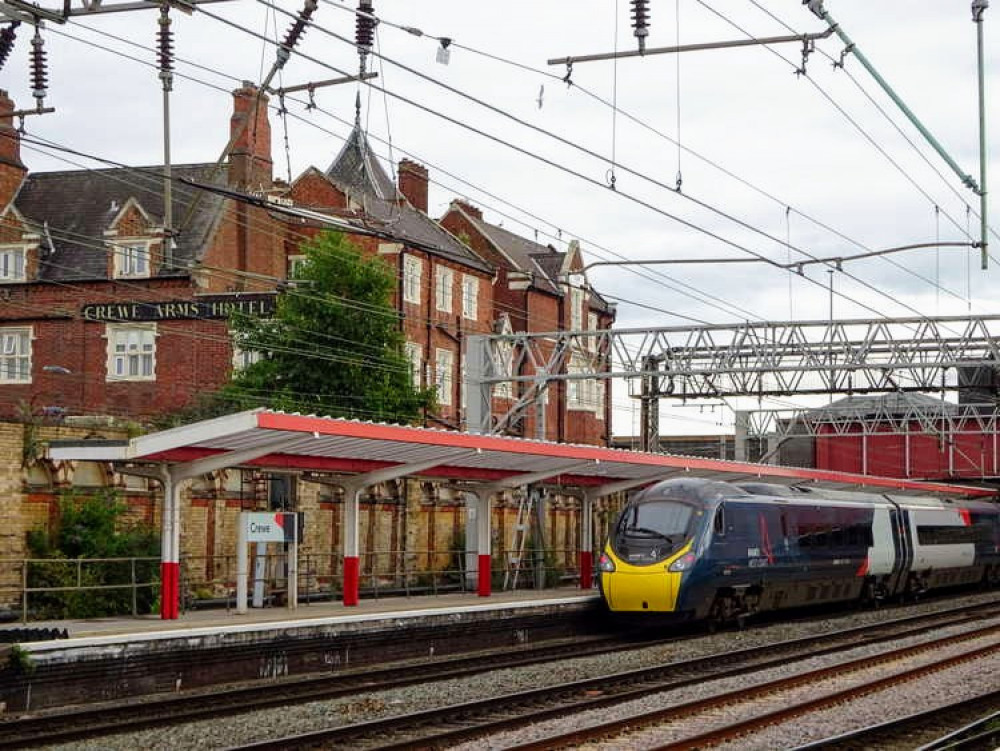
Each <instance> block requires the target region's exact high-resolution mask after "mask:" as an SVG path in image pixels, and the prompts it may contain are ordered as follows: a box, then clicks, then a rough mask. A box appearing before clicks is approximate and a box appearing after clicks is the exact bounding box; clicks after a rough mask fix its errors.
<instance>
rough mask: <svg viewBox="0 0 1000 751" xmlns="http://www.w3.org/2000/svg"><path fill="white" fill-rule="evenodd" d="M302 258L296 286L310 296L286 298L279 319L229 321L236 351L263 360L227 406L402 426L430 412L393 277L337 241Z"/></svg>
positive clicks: (236, 383) (332, 235)
mask: <svg viewBox="0 0 1000 751" xmlns="http://www.w3.org/2000/svg"><path fill="white" fill-rule="evenodd" d="M301 250H302V252H303V253H304V255H305V256H306V261H305V262H304V263H303V264H302V265H301V266H300V267H299V269H298V271H297V273H296V281H297V282H298V284H299V285H305V289H304V290H303V289H295V290H293V291H290V292H287V293H284V294H282V295H281V296H279V298H278V302H277V310H276V312H275V316H274V318H273V319H270V320H265V321H262V320H260V319H257V318H251V317H246V316H236V317H234V318H233V319H232V327H233V329H234V331H235V332H236V340H237V342H238V343H239V346H240V347H241V348H242V349H243V350H246V351H256V352H260V353H261V355H262V358H261V360H260V361H259V362H256V363H254V364H252V365H250V366H248V367H246V368H245V369H243V370H242V371H239V372H237V373H235V374H234V376H233V379H232V381H231V382H230V384H229V385H228V386H227V387H226V388H224V389H223V397H222V398H223V400H225V401H226V402H227V403H228V404H232V405H237V406H238V408H240V409H247V408H251V407H256V406H260V405H261V404H265V405H267V406H269V407H271V408H274V409H282V410H287V411H299V412H311V413H317V414H326V415H333V416H339V417H359V418H363V419H375V420H391V421H399V422H410V421H413V420H416V419H417V418H418V417H420V416H421V414H422V412H423V411H424V410H427V409H431V408H433V406H434V396H433V392H432V391H431V390H430V389H425V390H420V389H417V388H415V387H414V385H413V384H412V382H411V378H410V366H409V362H408V360H407V359H406V356H405V354H404V348H403V345H404V342H405V339H404V337H403V334H402V332H401V330H400V319H399V315H398V313H397V312H396V310H395V309H394V307H393V306H392V293H393V290H394V289H395V285H396V277H395V274H394V273H393V271H392V269H390V268H389V267H388V266H387V265H386V263H385V262H384V261H383V260H382V259H381V258H378V257H374V258H367V257H365V256H363V255H362V254H361V252H360V251H359V250H358V249H356V248H355V247H354V246H353V245H351V243H350V242H349V241H348V240H346V239H345V238H344V236H343V235H342V234H340V233H336V232H325V233H323V234H321V235H319V236H318V237H317V238H316V239H315V240H313V241H311V242H309V243H306V244H304V245H303V246H302V248H301Z"/></svg>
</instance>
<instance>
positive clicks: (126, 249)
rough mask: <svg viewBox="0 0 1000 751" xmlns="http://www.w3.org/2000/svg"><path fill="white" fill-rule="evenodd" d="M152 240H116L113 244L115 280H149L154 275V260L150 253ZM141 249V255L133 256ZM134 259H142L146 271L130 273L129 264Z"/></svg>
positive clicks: (113, 274)
mask: <svg viewBox="0 0 1000 751" xmlns="http://www.w3.org/2000/svg"><path fill="white" fill-rule="evenodd" d="M151 245H152V241H151V240H140V239H126V240H115V241H114V242H113V243H112V244H111V252H112V254H113V258H114V260H113V262H112V267H113V268H112V276H113V277H114V278H115V279H149V278H150V277H151V276H152V275H153V258H152V255H153V254H152V253H151V252H150V246H151ZM139 248H141V249H142V251H141V253H138V254H136V255H135V256H133V255H132V254H131V252H132V251H134V250H136V249H139ZM134 258H142V260H143V261H144V262H145V265H146V268H145V271H141V272H140V271H129V270H128V263H129V262H130V261H131V260H134Z"/></svg>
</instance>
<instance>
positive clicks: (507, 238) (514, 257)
mask: <svg viewBox="0 0 1000 751" xmlns="http://www.w3.org/2000/svg"><path fill="white" fill-rule="evenodd" d="M449 211H457V212H459V213H460V214H461V215H462V217H463V218H464V219H465V220H466V221H468V222H469V224H471V225H472V226H473V227H475V228H476V231H478V232H479V234H481V235H482V236H483V237H484V238H486V240H487V242H489V243H490V244H491V245H493V247H494V248H496V250H497V251H498V252H499V253H500V255H502V256H504V257H505V258H506V259H507V260H508V261H510V267H511V268H512V269H513V270H514V271H521V272H524V273H526V274H529V275H530V276H531V283H532V286H533V287H535V288H536V289H539V290H542V291H544V292H548V293H549V294H552V295H559V296H562V294H563V293H562V289H561V288H560V287H559V285H558V283H557V281H556V275H554V274H552V273H550V271H549V269H548V268H547V267H546V266H544V265H542V264H541V263H539V260H538V259H540V258H544V257H546V256H547V255H548V254H553V253H555V254H558V253H559V251H557V250H556V249H555V248H553V247H552V246H551V245H541V244H539V243H536V242H533V241H531V240H528V239H525V238H523V237H521V236H520V235H515V234H514V233H513V232H509V231H507V230H505V229H504V228H503V227H498V226H497V225H495V224H490V223H489V222H485V221H483V220H482V219H481V218H480V217H478V216H476V214H473V213H472V212H471V211H466V210H465V209H464V208H463V206H462V202H461V201H452V203H451V207H450V209H449Z"/></svg>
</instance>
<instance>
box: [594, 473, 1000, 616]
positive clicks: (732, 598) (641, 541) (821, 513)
mask: <svg viewBox="0 0 1000 751" xmlns="http://www.w3.org/2000/svg"><path fill="white" fill-rule="evenodd" d="M597 569H598V587H599V590H600V593H601V596H602V598H603V600H604V602H605V604H606V605H607V608H608V610H610V611H611V613H614V614H620V615H622V616H623V617H624V616H627V617H630V618H637V617H638V618H649V617H652V616H653V615H659V616H664V617H667V618H669V619H678V620H706V621H708V622H709V623H710V624H721V623H732V622H735V623H737V624H739V625H742V624H743V622H744V621H745V620H746V619H747V618H748V617H750V616H752V615H754V614H756V613H763V612H766V611H775V610H781V609H785V608H799V607H807V606H812V605H821V604H831V603H850V602H855V603H858V604H871V605H876V606H877V605H878V604H879V603H881V602H883V601H885V600H889V599H893V598H899V599H902V598H917V597H919V596H921V595H923V594H925V593H927V592H929V591H931V590H935V589H940V588H944V587H956V586H960V585H972V584H983V585H985V586H1000V507H998V506H997V504H996V503H993V502H990V501H976V500H953V499H948V498H938V497H933V496H929V497H917V496H901V495H893V494H890V493H885V494H877V493H865V492H852V491H843V490H825V489H821V488H818V487H813V486H808V485H803V486H790V487H789V486H784V485H775V484H770V483H766V482H747V483H729V482H720V481H715V480H710V479H699V478H688V477H685V478H681V479H670V480H665V481H662V482H660V483H657V484H656V485H652V486H650V487H649V488H647V489H645V490H643V491H641V492H639V493H637V494H636V495H635V496H634V497H633V498H631V499H630V500H629V501H628V503H626V505H625V507H624V509H623V510H622V511H621V513H620V514H619V515H618V517H617V519H616V520H615V522H614V524H613V525H612V527H611V529H610V532H609V534H608V538H607V541H606V543H605V545H604V548H603V551H602V553H601V555H600V556H599V558H598V565H597Z"/></svg>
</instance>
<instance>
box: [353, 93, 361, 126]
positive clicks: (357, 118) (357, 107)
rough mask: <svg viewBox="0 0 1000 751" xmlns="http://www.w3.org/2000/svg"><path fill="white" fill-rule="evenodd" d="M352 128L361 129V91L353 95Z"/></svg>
mask: <svg viewBox="0 0 1000 751" xmlns="http://www.w3.org/2000/svg"><path fill="white" fill-rule="evenodd" d="M354 127H355V128H358V129H360V128H361V89H358V92H357V94H355V95H354Z"/></svg>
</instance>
